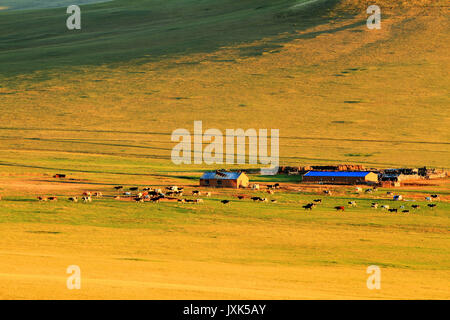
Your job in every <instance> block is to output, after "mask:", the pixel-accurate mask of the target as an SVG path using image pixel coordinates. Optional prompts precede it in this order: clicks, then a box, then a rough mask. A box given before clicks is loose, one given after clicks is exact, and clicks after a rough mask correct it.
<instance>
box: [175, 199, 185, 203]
mask: <svg viewBox="0 0 450 320" xmlns="http://www.w3.org/2000/svg"><path fill="white" fill-rule="evenodd" d="M177 201H178V202H181V203H185V202H186V200H185V199H178V200H177Z"/></svg>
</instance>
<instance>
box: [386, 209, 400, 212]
mask: <svg viewBox="0 0 450 320" xmlns="http://www.w3.org/2000/svg"><path fill="white" fill-rule="evenodd" d="M388 210H389V212H398V209H388Z"/></svg>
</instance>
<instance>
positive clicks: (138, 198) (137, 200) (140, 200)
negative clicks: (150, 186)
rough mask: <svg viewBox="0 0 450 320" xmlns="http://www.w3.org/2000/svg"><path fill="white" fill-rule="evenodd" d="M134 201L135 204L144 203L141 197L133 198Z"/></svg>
mask: <svg viewBox="0 0 450 320" xmlns="http://www.w3.org/2000/svg"><path fill="white" fill-rule="evenodd" d="M134 201H136V202H144V199H143V198H142V197H136V198H134Z"/></svg>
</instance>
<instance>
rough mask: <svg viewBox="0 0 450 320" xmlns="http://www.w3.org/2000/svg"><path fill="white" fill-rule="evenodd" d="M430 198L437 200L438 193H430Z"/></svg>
mask: <svg viewBox="0 0 450 320" xmlns="http://www.w3.org/2000/svg"><path fill="white" fill-rule="evenodd" d="M430 196H431V198H432V199H435V200H438V201H440V198H439V195H438V194H432V195H430Z"/></svg>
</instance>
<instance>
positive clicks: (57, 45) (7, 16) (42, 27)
mask: <svg viewBox="0 0 450 320" xmlns="http://www.w3.org/2000/svg"><path fill="white" fill-rule="evenodd" d="M298 2H302V1H293V0H276V1H273V0H270V1H269V0H263V1H249V0H246V1H232V0H224V1H211V0H209V1H203V0H202V1H199V0H173V1H165V0H139V1H136V0H134V1H129V0H126V1H124V0H119V1H113V2H110V3H103V4H97V5H92V6H82V30H81V31H68V30H67V28H66V23H65V21H66V18H67V16H68V15H66V13H65V8H59V9H52V10H38V11H28V12H4V13H0V14H1V20H0V21H1V22H0V29H1V30H2V36H0V66H1V67H0V73H17V72H29V71H34V70H42V69H46V68H51V67H55V66H74V65H98V64H103V63H111V62H118V61H128V60H130V59H133V58H142V57H145V56H146V57H148V58H151V59H154V58H156V57H159V56H162V55H167V54H174V53H177V54H185V53H189V52H199V51H201V52H204V51H211V50H214V49H217V48H218V47H220V46H223V45H230V44H235V43H238V42H243V41H252V40H257V39H261V38H262V37H266V36H274V35H277V34H279V33H282V32H292V31H294V30H295V29H296V28H299V27H300V26H303V27H306V26H311V25H314V24H317V23H318V22H319V21H322V20H323V19H322V18H321V16H320V14H322V13H324V10H325V8H327V7H329V3H333V2H335V1H325V2H324V1H323V0H320V1H319V5H315V4H312V7H311V8H313V11H312V12H311V10H310V11H308V12H304V11H302V10H292V11H289V15H288V16H287V17H286V16H285V15H284V14H283V13H285V12H286V10H288V8H290V7H291V6H292V5H293V4H295V3H298ZM325 5H326V7H325ZM305 18H306V19H305ZM294 19H295V20H297V21H301V22H300V23H298V26H296V27H293V25H292V21H293V20H294Z"/></svg>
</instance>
